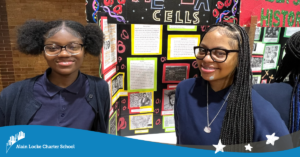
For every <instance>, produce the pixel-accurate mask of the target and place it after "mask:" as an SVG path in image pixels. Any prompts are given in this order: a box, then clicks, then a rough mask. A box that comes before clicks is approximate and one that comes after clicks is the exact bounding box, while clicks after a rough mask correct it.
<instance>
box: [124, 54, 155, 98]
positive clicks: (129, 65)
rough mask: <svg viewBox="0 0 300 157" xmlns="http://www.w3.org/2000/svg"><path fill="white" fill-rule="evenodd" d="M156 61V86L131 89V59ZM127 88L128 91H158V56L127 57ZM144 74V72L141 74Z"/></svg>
mask: <svg viewBox="0 0 300 157" xmlns="http://www.w3.org/2000/svg"><path fill="white" fill-rule="evenodd" d="M151 60H152V61H154V64H155V65H154V78H153V80H154V87H153V88H147V89H131V84H130V76H131V74H130V69H131V61H151ZM127 64H128V66H127V73H128V75H127V85H128V86H127V88H128V92H143V91H156V90H157V58H155V57H154V58H143V57H128V58H127ZM141 75H143V74H141Z"/></svg>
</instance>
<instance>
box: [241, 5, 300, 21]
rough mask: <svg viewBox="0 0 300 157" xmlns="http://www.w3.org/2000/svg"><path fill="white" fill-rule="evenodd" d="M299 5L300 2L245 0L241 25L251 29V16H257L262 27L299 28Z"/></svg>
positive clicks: (242, 7) (242, 6)
mask: <svg viewBox="0 0 300 157" xmlns="http://www.w3.org/2000/svg"><path fill="white" fill-rule="evenodd" d="M299 4H300V1H298V0H293V1H288V0H255V1H250V0H243V1H242V3H241V7H240V10H241V13H240V25H241V26H245V27H250V24H251V16H257V20H258V21H257V23H258V26H260V27H299V26H300V17H299V15H300V11H299Z"/></svg>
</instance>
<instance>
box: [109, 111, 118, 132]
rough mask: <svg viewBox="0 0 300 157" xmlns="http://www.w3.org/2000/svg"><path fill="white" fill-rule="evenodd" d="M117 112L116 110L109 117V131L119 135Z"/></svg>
mask: <svg viewBox="0 0 300 157" xmlns="http://www.w3.org/2000/svg"><path fill="white" fill-rule="evenodd" d="M117 131H118V129H117V112H115V113H114V114H113V115H112V116H111V117H110V119H109V131H108V133H109V134H111V135H117V134H118V133H117Z"/></svg>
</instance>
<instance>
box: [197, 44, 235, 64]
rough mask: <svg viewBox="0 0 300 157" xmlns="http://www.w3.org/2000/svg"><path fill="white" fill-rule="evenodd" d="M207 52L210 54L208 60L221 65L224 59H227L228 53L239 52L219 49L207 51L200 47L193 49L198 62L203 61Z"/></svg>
mask: <svg viewBox="0 0 300 157" xmlns="http://www.w3.org/2000/svg"><path fill="white" fill-rule="evenodd" d="M208 52H210V58H211V59H212V60H213V61H214V62H218V63H223V62H225V61H226V59H227V57H228V53H230V52H240V51H239V50H226V49H219V48H214V49H207V48H204V47H201V46H195V47H194V53H195V57H196V58H197V59H199V60H203V59H204V58H205V56H206V55H207V53H208Z"/></svg>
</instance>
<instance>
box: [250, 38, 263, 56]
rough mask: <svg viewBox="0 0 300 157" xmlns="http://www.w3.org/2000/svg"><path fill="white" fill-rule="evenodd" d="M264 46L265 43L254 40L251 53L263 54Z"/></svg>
mask: <svg viewBox="0 0 300 157" xmlns="http://www.w3.org/2000/svg"><path fill="white" fill-rule="evenodd" d="M265 46H266V44H265V43H262V42H257V41H255V42H254V43H253V51H252V54H255V55H263V54H264V51H265Z"/></svg>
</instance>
